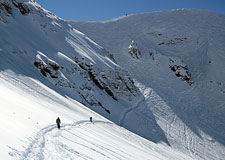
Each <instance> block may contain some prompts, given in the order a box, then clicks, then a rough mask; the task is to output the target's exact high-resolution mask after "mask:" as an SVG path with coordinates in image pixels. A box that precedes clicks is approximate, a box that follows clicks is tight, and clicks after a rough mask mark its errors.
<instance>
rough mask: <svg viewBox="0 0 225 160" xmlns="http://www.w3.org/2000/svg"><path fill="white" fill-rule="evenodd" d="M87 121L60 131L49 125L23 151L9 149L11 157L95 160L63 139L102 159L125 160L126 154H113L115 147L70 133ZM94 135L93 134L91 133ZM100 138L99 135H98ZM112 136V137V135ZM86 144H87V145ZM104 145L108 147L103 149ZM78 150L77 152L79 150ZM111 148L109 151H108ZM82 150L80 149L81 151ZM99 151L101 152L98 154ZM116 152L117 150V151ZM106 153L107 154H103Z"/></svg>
mask: <svg viewBox="0 0 225 160" xmlns="http://www.w3.org/2000/svg"><path fill="white" fill-rule="evenodd" d="M137 104H138V103H137ZM88 123H90V122H89V121H78V122H76V123H73V124H62V126H61V129H60V130H58V129H57V127H56V125H55V124H54V125H50V126H47V127H45V128H43V129H41V130H40V131H39V132H38V133H37V134H36V136H35V137H34V138H32V139H31V142H30V144H29V146H28V147H27V148H26V149H25V151H23V152H21V151H16V149H13V148H11V149H12V150H14V151H15V152H17V153H16V154H15V153H12V152H11V153H10V154H11V155H12V156H16V157H17V156H18V157H19V158H18V159H19V160H30V159H32V160H43V159H85V160H92V159H95V158H93V157H91V156H88V154H84V153H82V152H79V151H78V150H76V148H72V147H70V146H69V145H67V143H63V142H61V141H60V138H63V139H64V141H65V140H66V141H67V140H68V141H69V142H71V143H73V144H76V145H78V146H80V147H81V148H84V149H88V150H91V151H93V152H96V153H97V154H99V155H101V156H102V157H104V159H111V158H112V157H114V159H121V158H122V159H126V156H124V155H126V154H127V153H126V152H123V151H122V150H121V151H120V152H121V153H116V152H115V149H117V148H115V147H113V146H111V145H109V144H107V143H106V142H104V140H103V141H102V142H101V143H102V144H101V145H99V144H95V143H93V142H91V141H90V142H89V141H88V140H87V139H85V138H83V137H81V136H79V134H75V133H73V132H72V131H70V129H71V127H78V128H79V125H83V124H88ZM92 123H93V124H94V123H103V124H109V125H113V123H110V122H105V121H93V122H92ZM62 131H66V133H68V134H70V135H73V136H74V137H76V138H77V139H79V140H81V141H83V142H84V143H81V142H77V141H75V140H73V139H70V138H68V137H66V136H64V134H65V133H64V134H62ZM76 132H77V133H80V134H82V135H85V132H84V133H83V131H82V130H81V131H80V130H76ZM89 132H91V130H90V131H89V130H88V133H89ZM93 134H94V133H93ZM85 136H87V137H88V136H89V137H90V136H91V135H85ZM99 136H101V135H99ZM112 136H113V135H112ZM93 138H95V137H93ZM98 141H99V140H98ZM87 143H88V144H87ZM104 145H106V146H108V148H107V147H105V146H104ZM81 148H79V150H80V149H81ZM110 148H111V149H110ZM81 150H82V149H81ZM99 150H101V151H103V152H100V151H99ZM117 150H118V149H117ZM105 153H107V154H105Z"/></svg>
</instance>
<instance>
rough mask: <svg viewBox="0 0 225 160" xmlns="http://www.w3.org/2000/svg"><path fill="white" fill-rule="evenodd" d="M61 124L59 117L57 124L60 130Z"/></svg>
mask: <svg viewBox="0 0 225 160" xmlns="http://www.w3.org/2000/svg"><path fill="white" fill-rule="evenodd" d="M60 123H61V121H60V119H59V117H58V118H57V119H56V124H57V127H58V129H60Z"/></svg>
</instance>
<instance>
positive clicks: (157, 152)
mask: <svg viewBox="0 0 225 160" xmlns="http://www.w3.org/2000/svg"><path fill="white" fill-rule="evenodd" d="M0 89H1V92H0V107H1V112H0V120H1V122H2V125H1V132H0V142H1V143H0V156H1V158H2V159H5V160H7V159H79V158H80V159H84V158H85V159H99V158H102V159H134V158H135V157H136V156H137V155H138V154H141V155H140V156H141V158H142V159H149V157H150V158H152V159H189V157H188V156H186V155H184V154H182V153H179V152H177V151H174V150H172V149H171V148H170V147H168V146H166V145H163V144H154V143H152V142H149V141H147V140H146V139H143V138H141V137H139V136H137V135H134V134H132V133H130V132H129V131H126V130H125V129H122V128H120V127H118V126H116V124H112V123H109V120H112V121H114V122H116V123H117V124H124V123H125V120H126V119H127V118H128V117H130V114H131V115H132V117H133V118H134V119H136V120H139V121H136V122H133V121H132V123H130V124H131V126H130V128H129V129H130V130H134V131H136V133H137V132H138V133H140V135H142V136H144V137H150V136H152V137H155V138H154V141H155V142H159V140H164V141H166V138H165V136H164V135H163V132H162V131H161V129H160V127H159V126H158V124H157V123H156V121H155V120H154V118H152V117H147V120H148V121H146V122H149V121H150V122H151V123H152V125H151V126H149V128H148V129H149V130H143V129H140V131H137V130H136V128H138V129H139V128H141V127H143V128H146V127H145V124H144V125H143V124H142V122H143V121H145V120H146V118H145V116H143V115H140V114H138V113H133V112H131V111H132V109H136V108H138V107H139V105H140V104H141V103H143V102H144V101H143V100H144V97H143V95H142V93H141V92H140V90H139V89H138V88H137V87H136V86H135V85H134V81H133V79H132V77H131V76H130V74H129V73H128V72H127V71H126V70H124V69H122V68H121V67H120V66H119V65H118V64H116V63H115V60H114V58H113V56H112V55H111V54H110V53H109V52H107V51H106V50H105V49H104V48H102V47H101V46H99V45H98V44H96V43H95V42H93V41H92V40H91V39H89V38H88V37H87V36H86V35H84V34H83V33H81V32H79V31H78V30H75V29H74V28H73V27H72V26H71V25H70V24H68V23H67V22H66V21H64V20H62V19H60V18H58V17H57V16H55V15H53V14H52V13H49V12H48V11H46V10H44V9H43V8H41V6H39V5H38V4H37V3H36V2H34V1H33V0H5V1H0ZM79 102H81V103H83V104H85V106H84V105H82V104H81V103H79ZM130 106H132V108H129V107H130ZM88 108H91V109H92V110H94V111H96V112H97V113H100V114H101V115H103V116H105V117H106V118H108V119H109V120H107V119H105V118H103V117H102V116H100V115H99V114H97V113H96V112H93V111H91V110H90V109H88ZM57 116H59V117H60V118H61V119H62V122H63V125H64V126H65V127H63V130H62V132H61V131H58V130H57V129H56V126H55V125H54V123H55V119H56V117H57ZM90 116H92V117H93V119H94V123H93V124H89V123H87V122H85V121H82V123H81V122H80V121H81V120H87V119H89V117H90ZM96 120H97V121H100V122H96ZM75 122H80V124H79V125H78V123H75ZM74 123H75V124H74ZM85 126H86V127H85ZM137 126H139V127H137ZM102 128H103V129H102ZM151 129H154V130H155V132H152V131H151ZM87 130H88V131H87ZM77 131H79V132H77ZM156 131H158V132H156ZM68 132H69V133H68ZM81 132H82V133H84V134H88V133H89V134H90V133H93V134H94V135H92V137H87V136H85V135H83V134H82V135H81V134H80V133H81ZM110 132H112V133H110ZM58 133H60V134H58ZM99 134H100V135H103V137H104V138H107V141H106V142H105V143H104V144H100V142H99V141H97V140H99V137H98V135H99ZM112 134H113V135H112ZM78 135H80V136H79V137H76V136H78ZM65 137H66V138H67V139H65ZM129 137H131V138H129ZM92 138H93V139H92ZM54 140H55V141H54ZM71 140H72V141H71ZM82 140H83V141H85V142H84V143H87V145H83V146H82V145H79V144H81V142H82ZM101 140H102V139H101ZM82 143H83V142H82ZM89 145H90V146H89ZM118 145H120V147H118ZM126 149H127V150H126ZM106 153H108V154H110V155H106ZM131 153H135V154H134V155H133V154H131ZM142 153H143V154H142ZM135 159H136V158H135Z"/></svg>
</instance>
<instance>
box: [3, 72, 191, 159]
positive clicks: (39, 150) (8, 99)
mask: <svg viewBox="0 0 225 160" xmlns="http://www.w3.org/2000/svg"><path fill="white" fill-rule="evenodd" d="M0 82H1V83H0V89H1V92H0V97H1V101H0V105H1V113H0V120H1V123H2V125H1V132H0V137H1V138H0V140H1V144H0V155H1V159H4V160H7V159H21V160H22V159H23V160H24V159H32V160H33V159H124V160H125V159H139V158H140V159H146V160H147V159H149V158H150V159H154V160H158V159H190V157H187V156H186V155H184V154H182V153H179V152H176V151H173V150H172V149H171V148H170V147H168V146H164V145H160V144H154V143H152V142H150V141H147V140H146V139H143V138H141V137H139V136H137V135H135V134H133V133H131V132H129V131H127V130H125V129H124V128H121V127H118V126H117V125H116V124H114V123H111V122H109V121H108V120H106V119H105V118H103V117H101V116H100V115H98V114H96V113H95V112H92V111H91V110H89V109H87V108H86V107H85V106H83V105H82V104H80V103H78V102H77V101H75V100H73V99H68V98H65V97H64V96H62V95H60V94H59V93H57V92H55V91H54V90H52V89H50V88H49V87H48V86H46V85H44V84H43V83H41V82H40V81H38V80H35V79H32V78H31V77H26V76H23V75H16V74H15V73H12V72H11V71H8V72H4V73H3V72H1V73H0ZM31 84H32V85H31ZM57 116H60V118H61V120H62V122H63V123H62V128H61V130H58V129H57V127H56V125H55V124H54V123H55V118H56V117H57ZM89 116H93V118H94V122H93V123H90V122H89V121H87V119H88V118H89ZM81 120H82V121H81Z"/></svg>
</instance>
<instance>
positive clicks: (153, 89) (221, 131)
mask: <svg viewBox="0 0 225 160" xmlns="http://www.w3.org/2000/svg"><path fill="white" fill-rule="evenodd" d="M70 24H71V26H73V27H74V28H76V29H78V30H80V31H81V32H83V33H85V34H86V35H87V36H88V37H90V38H91V39H92V40H94V41H95V42H97V43H98V44H99V45H101V46H103V47H104V48H105V49H106V50H108V51H109V52H110V53H112V54H113V56H114V59H115V61H116V62H117V63H118V64H119V65H120V66H122V67H123V68H125V69H126V70H128V71H129V73H130V74H131V76H132V78H134V79H135V82H136V86H137V87H138V88H139V89H140V91H141V93H142V94H143V96H144V100H143V101H141V102H140V103H138V106H136V105H135V103H134V105H131V106H130V108H129V109H127V110H125V112H124V113H125V114H126V116H125V117H122V118H121V121H122V122H121V125H123V126H124V127H126V128H129V129H130V130H132V131H134V132H135V133H138V134H139V135H141V136H144V137H146V138H147V139H149V140H151V141H155V142H160V141H164V142H166V143H167V144H169V145H170V146H171V147H172V148H176V149H178V150H180V151H182V152H184V153H186V154H188V155H190V156H191V157H192V158H194V159H207V160H218V159H220V160H223V159H224V157H225V116H224V115H225V70H224V68H225V63H224V61H225V45H224V44H225V27H224V26H225V15H222V14H218V13H214V12H210V11H204V10H192V9H182V10H171V11H163V12H154V13H144V14H137V15H127V16H122V17H120V18H116V19H113V20H109V21H101V22H83V21H82V22H79V21H70ZM132 42H135V43H136V46H138V48H137V47H135V48H136V50H137V49H138V51H139V53H140V56H133V55H132V54H130V44H132ZM135 113H138V114H139V115H141V116H142V117H141V116H140V117H139V119H138V120H134V116H133V115H134V114H135ZM131 121H133V123H131ZM137 121H141V124H142V126H141V127H140V124H138V122H137ZM137 126H138V127H137ZM149 126H151V127H149ZM153 126H155V127H153ZM148 127H149V128H148ZM144 130H145V131H146V130H151V132H150V133H145V132H142V131H144ZM155 132H156V133H157V135H156V134H154V133H155Z"/></svg>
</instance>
